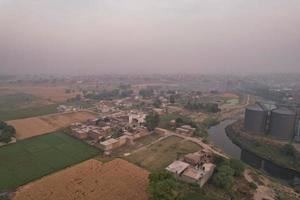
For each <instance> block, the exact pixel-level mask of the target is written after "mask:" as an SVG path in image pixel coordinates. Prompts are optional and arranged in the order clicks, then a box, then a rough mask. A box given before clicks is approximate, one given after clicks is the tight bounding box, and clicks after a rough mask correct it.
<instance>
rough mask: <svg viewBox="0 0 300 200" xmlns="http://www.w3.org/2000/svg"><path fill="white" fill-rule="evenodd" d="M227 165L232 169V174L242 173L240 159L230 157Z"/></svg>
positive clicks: (243, 168)
mask: <svg viewBox="0 0 300 200" xmlns="http://www.w3.org/2000/svg"><path fill="white" fill-rule="evenodd" d="M229 166H230V167H231V168H232V169H233V170H234V176H241V175H242V174H243V173H244V170H245V166H244V164H243V163H242V161H240V160H237V159H230V161H229Z"/></svg>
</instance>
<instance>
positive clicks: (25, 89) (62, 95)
mask: <svg viewBox="0 0 300 200" xmlns="http://www.w3.org/2000/svg"><path fill="white" fill-rule="evenodd" d="M0 91H7V92H22V93H26V94H29V95H33V96H35V97H37V98H39V99H42V100H43V101H44V102H45V103H47V102H52V103H53V102H56V103H57V102H64V101H66V100H67V99H69V98H73V97H75V96H76V94H78V93H77V92H70V93H67V92H66V88H65V87H63V86H56V87H54V86H52V87H46V86H12V87H1V88H0Z"/></svg>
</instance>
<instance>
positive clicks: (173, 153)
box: [124, 136, 201, 171]
mask: <svg viewBox="0 0 300 200" xmlns="http://www.w3.org/2000/svg"><path fill="white" fill-rule="evenodd" d="M200 149H201V147H200V146H199V145H198V144H196V143H193V142H191V141H186V140H184V139H182V138H179V137H176V136H170V137H167V138H165V139H163V140H161V141H159V142H157V143H154V144H152V145H151V146H150V147H148V148H143V149H141V150H140V151H136V152H135V153H133V154H131V155H130V156H128V157H124V159H126V160H128V161H129V162H132V163H134V164H136V165H138V166H141V167H143V168H145V169H147V170H150V171H159V170H163V169H164V168H166V167H167V166H168V165H169V164H170V163H172V162H173V161H174V160H176V158H177V157H178V156H180V155H183V154H187V153H192V152H196V151H199V150H200Z"/></svg>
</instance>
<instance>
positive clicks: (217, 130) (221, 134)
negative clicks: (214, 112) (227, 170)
mask: <svg viewBox="0 0 300 200" xmlns="http://www.w3.org/2000/svg"><path fill="white" fill-rule="evenodd" d="M234 122H236V120H225V121H222V122H221V123H220V124H218V125H216V126H214V127H211V128H210V129H209V130H208V134H209V136H208V138H209V140H210V141H211V142H212V143H213V144H214V145H215V146H216V147H218V148H220V149H221V150H222V151H224V152H225V153H226V154H227V155H229V156H231V157H233V158H236V159H240V160H242V161H243V162H245V163H246V164H248V165H250V166H252V167H254V168H256V169H259V170H261V171H263V172H265V173H266V174H268V175H270V176H271V177H274V178H276V179H278V180H280V181H281V182H284V183H288V184H290V185H292V186H298V187H299V185H298V184H299V182H300V181H299V180H300V173H299V172H298V171H296V170H292V169H288V168H286V167H282V166H280V165H277V164H275V163H273V162H272V161H270V160H268V159H265V158H262V157H260V156H258V155H256V154H254V153H252V152H250V151H248V150H247V149H244V148H243V147H241V146H239V145H237V144H234V143H233V141H232V140H231V139H230V138H229V137H228V136H227V133H226V130H227V131H228V128H227V127H229V126H230V125H231V124H233V123H234Z"/></svg>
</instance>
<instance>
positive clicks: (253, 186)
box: [249, 182, 257, 190]
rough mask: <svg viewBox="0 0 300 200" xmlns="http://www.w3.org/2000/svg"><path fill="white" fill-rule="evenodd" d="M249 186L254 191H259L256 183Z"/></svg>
mask: <svg viewBox="0 0 300 200" xmlns="http://www.w3.org/2000/svg"><path fill="white" fill-rule="evenodd" d="M249 186H250V188H252V189H254V190H256V189H257V185H256V183H254V182H250V183H249Z"/></svg>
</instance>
